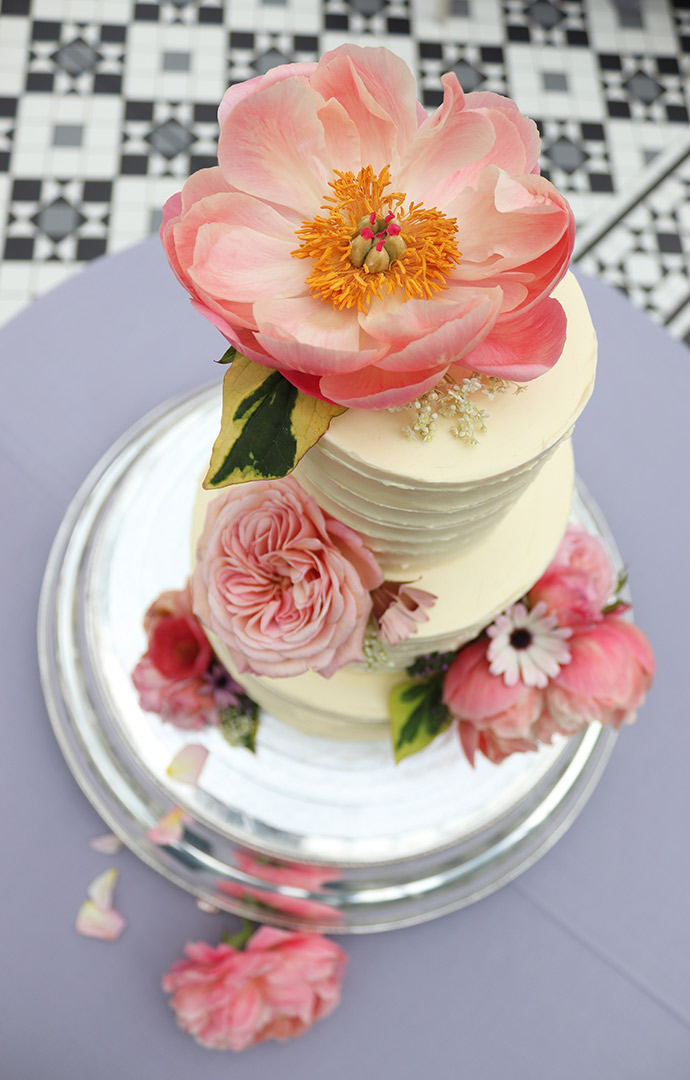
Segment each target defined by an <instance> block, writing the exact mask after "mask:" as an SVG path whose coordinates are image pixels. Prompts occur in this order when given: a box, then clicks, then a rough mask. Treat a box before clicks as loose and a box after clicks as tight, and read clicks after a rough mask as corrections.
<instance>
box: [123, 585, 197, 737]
mask: <svg viewBox="0 0 690 1080" xmlns="http://www.w3.org/2000/svg"><path fill="white" fill-rule="evenodd" d="M144 629H145V630H146V633H147V637H148V649H147V651H146V653H144V655H143V656H142V658H141V660H140V661H139V663H138V664H137V666H136V667H135V669H134V671H133V672H132V681H133V683H134V686H135V688H136V690H137V692H138V694H139V701H140V704H141V707H142V709H145V710H146V711H147V712H155V713H158V714H159V715H160V716H161V717H162V719H163V720H167V721H169V722H170V723H172V724H174V725H175V727H179V728H183V729H185V730H198V729H200V728H202V727H205V726H206V724H209V723H217V721H218V712H217V702H216V699H215V697H214V688H213V683H212V681H211V680H210V678H209V677H208V675H207V672H208V670H209V667H210V665H211V661H212V659H213V653H212V650H211V646H210V644H209V642H208V640H207V638H206V636H205V634H204V632H203V630H202V628H201V626H200V625H199V623H198V621H197V619H196V618H195V616H194V613H193V612H192V600H191V592H190V589H189V586H187V587H186V588H184V589H180V590H174V591H173V590H171V591H169V592H165V593H163V594H162V595H161V596H159V597H158V599H157V600H155V601H154V603H153V604H152V605H151V607H150V608H149V610H148V611H147V612H146V615H145V616H144Z"/></svg>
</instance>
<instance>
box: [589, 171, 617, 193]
mask: <svg viewBox="0 0 690 1080" xmlns="http://www.w3.org/2000/svg"><path fill="white" fill-rule="evenodd" d="M589 186H590V188H591V190H592V191H613V180H612V179H611V177H610V176H609V175H608V173H590V174H589Z"/></svg>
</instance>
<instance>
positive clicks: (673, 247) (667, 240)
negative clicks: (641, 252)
mask: <svg viewBox="0 0 690 1080" xmlns="http://www.w3.org/2000/svg"><path fill="white" fill-rule="evenodd" d="M656 243H657V247H658V248H659V251H663V252H664V254H667V255H669V254H673V255H676V254H678V255H679V254H681V252H682V251H683V245H682V243H681V240H680V237H679V236H676V234H675V233H657V234H656Z"/></svg>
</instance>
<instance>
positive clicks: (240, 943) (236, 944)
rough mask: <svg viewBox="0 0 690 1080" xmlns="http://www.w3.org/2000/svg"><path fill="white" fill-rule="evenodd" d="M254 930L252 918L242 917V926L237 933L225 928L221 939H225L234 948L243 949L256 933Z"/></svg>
mask: <svg viewBox="0 0 690 1080" xmlns="http://www.w3.org/2000/svg"><path fill="white" fill-rule="evenodd" d="M254 930H255V927H254V923H253V922H252V921H251V919H242V926H241V927H240V929H239V930H238V931H237V933H236V934H229V933H228V932H227V930H224V931H223V933H222V934H221V941H224V942H225V944H226V945H230V947H231V948H233V949H243V948H244V947H245V945H246V944H247V942H248V941H249V939H250V937H251V936H252V934H253V933H254Z"/></svg>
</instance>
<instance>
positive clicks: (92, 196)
mask: <svg viewBox="0 0 690 1080" xmlns="http://www.w3.org/2000/svg"><path fill="white" fill-rule="evenodd" d="M112 193H113V185H112V183H111V182H110V181H109V180H85V181H84V196H83V198H84V202H102V203H109V202H110V199H111V196H112Z"/></svg>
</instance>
